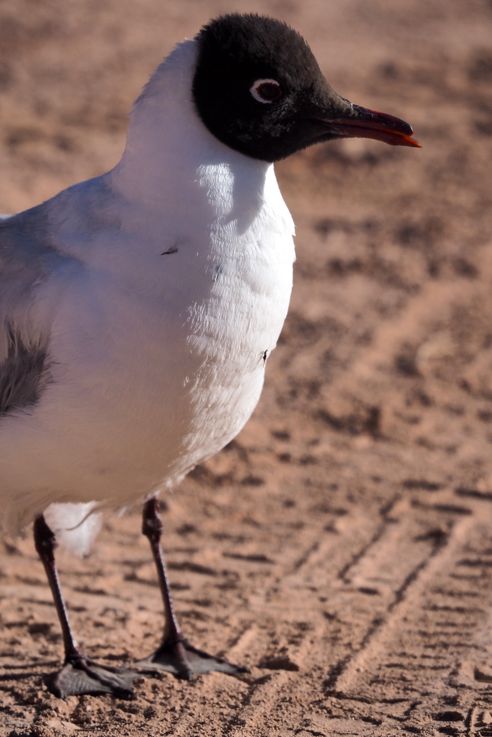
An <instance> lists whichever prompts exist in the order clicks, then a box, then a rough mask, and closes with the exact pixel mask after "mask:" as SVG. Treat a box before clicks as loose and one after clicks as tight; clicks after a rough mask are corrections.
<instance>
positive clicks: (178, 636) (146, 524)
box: [138, 498, 246, 680]
mask: <svg viewBox="0 0 492 737" xmlns="http://www.w3.org/2000/svg"><path fill="white" fill-rule="evenodd" d="M142 532H143V534H144V535H145V536H146V537H147V538H148V540H149V543H150V548H151V550H152V555H153V557H154V561H155V565H156V568H157V575H158V578H159V586H160V589H161V594H162V603H163V607H164V633H163V637H162V642H161V645H160V646H159V648H158V649H157V650H156V651H155V653H153V654H152V655H150V656H149V657H148V658H146V659H145V660H142V661H140V662H139V663H138V665H139V667H140V668H142V670H146V671H167V672H168V673H173V674H174V675H175V676H178V677H179V678H186V679H187V680H191V679H192V678H193V677H194V676H195V675H199V674H201V673H209V672H211V671H220V672H222V673H228V674H229V675H239V674H241V673H244V672H245V671H246V669H245V668H241V667H239V666H237V665H232V663H228V662H227V661H226V660H222V659H221V658H215V657H212V656H211V655H208V654H207V653H205V652H202V651H201V650H197V649H196V648H195V647H193V646H192V645H190V644H189V643H188V642H187V641H186V639H185V638H184V637H183V634H182V632H181V629H180V627H179V624H178V621H177V618H176V613H175V611H174V605H173V600H172V597H171V590H170V586H169V580H168V577H167V571H166V564H165V562H164V556H163V552H162V548H161V535H162V521H161V518H160V515H159V502H158V501H157V499H155V498H152V499H149V501H148V502H146V503H145V506H144V510H143V520H142Z"/></svg>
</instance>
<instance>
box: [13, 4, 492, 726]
mask: <svg viewBox="0 0 492 737" xmlns="http://www.w3.org/2000/svg"><path fill="white" fill-rule="evenodd" d="M228 9H254V10H266V11H268V12H269V13H270V14H272V15H275V16H278V17H282V18H284V19H285V20H287V21H288V22H291V23H292V24H293V25H295V26H296V27H297V28H299V29H300V30H301V31H302V32H303V33H304V35H305V36H306V37H307V38H308V39H309V40H310V42H311V44H312V46H313V48H314V50H315V52H316V54H317V56H318V58H319V59H320V63H321V66H322V67H323V69H324V70H325V72H326V74H327V76H328V77H329V79H330V80H331V81H332V83H333V84H334V86H335V87H336V88H337V89H338V90H339V91H340V92H341V93H342V94H344V95H346V96H347V97H350V98H351V99H353V100H354V101H356V102H359V103H361V104H365V105H368V106H372V107H375V108H376V109H378V108H379V109H383V110H386V111H388V112H394V113H396V114H399V115H401V116H402V117H405V118H407V119H408V120H410V121H411V122H412V123H413V124H414V126H415V129H416V132H417V134H418V137H419V138H420V139H421V141H422V143H423V145H424V148H423V149H422V150H421V151H416V150H411V149H395V148H390V147H386V146H383V145H382V144H378V143H376V142H374V141H351V142H343V143H335V144H331V145H327V146H324V147H319V148H316V149H313V150H310V151H308V152H305V153H303V154H300V155H298V156H296V157H295V158H293V159H292V160H290V161H288V162H286V163H284V164H282V165H281V166H279V167H278V172H279V177H280V180H281V184H282V188H283V191H284V194H285V196H286V199H287V201H288V203H289V205H290V208H291V210H292V212H293V215H294V217H295V219H296V222H297V226H298V238H297V244H298V262H297V265H296V274H295V289H294V295H293V300H292V306H291V311H290V315H289V318H288V320H287V324H286V327H285V330H284V333H283V335H282V338H281V341H280V345H279V347H278V350H277V351H276V352H275V353H274V354H273V355H272V357H271V359H270V360H269V365H268V371H267V384H266V389H265V392H264V395H263V398H262V401H261V403H260V406H259V408H258V409H257V411H256V413H255V415H254V417H253V419H252V420H251V422H250V423H249V425H248V426H247V428H246V430H245V431H244V432H243V433H242V434H241V435H240V436H239V438H238V439H237V440H236V441H235V442H233V443H232V444H231V445H230V446H229V447H228V448H227V449H226V450H225V451H224V452H223V453H222V454H220V455H219V456H218V457H216V458H215V459H213V460H212V461H211V462H209V463H207V464H205V465H204V466H203V467H201V468H199V469H197V470H196V472H195V473H194V474H193V476H192V478H189V479H188V480H187V481H186V482H185V483H184V484H183V487H182V488H181V489H180V490H179V492H178V493H176V494H175V495H173V496H171V497H169V498H168V499H167V500H166V501H167V507H168V511H167V514H166V525H167V552H168V556H169V562H170V570H171V575H172V579H173V581H174V588H175V592H176V600H177V608H178V611H179V614H180V615H181V618H182V621H183V624H184V626H185V628H186V630H187V633H188V635H189V637H190V639H192V640H193V641H194V642H195V643H196V644H198V645H200V646H202V647H206V648H208V649H210V650H215V651H218V652H222V653H226V654H227V656H228V657H229V658H230V659H232V660H234V661H240V662H242V663H244V664H245V665H247V666H248V667H249V668H250V675H249V676H248V678H247V679H245V680H242V681H241V680H238V679H234V678H230V677H227V676H223V675H211V676H207V677H204V678H202V679H201V680H199V681H197V682H196V683H193V684H191V685H189V684H187V683H184V682H180V681H177V680H174V679H173V678H172V677H166V678H163V679H161V680H159V679H156V678H148V679H147V680H145V682H143V683H142V684H141V685H140V686H139V688H138V692H137V696H136V698H135V700H133V701H129V702H125V701H119V700H111V699H108V698H104V697H92V698H88V697H85V698H76V697H71V698H69V699H67V700H66V701H65V702H63V701H60V700H58V699H56V698H55V697H53V696H51V695H50V694H49V693H48V692H47V690H46V689H45V687H44V686H43V682H42V676H43V674H45V673H47V672H50V671H52V670H53V669H54V668H55V665H56V662H57V661H58V659H59V657H60V655H61V641H60V636H59V633H58V626H57V623H56V620H55V614H54V611H53V608H52V605H51V602H50V597H49V594H48V590H47V586H46V584H45V581H44V576H43V572H42V570H41V565H40V564H39V563H38V561H37V560H36V557H35V554H34V552H33V547H32V544H31V541H30V538H29V536H26V538H25V539H24V540H21V541H14V542H8V543H7V545H6V546H5V551H4V553H3V554H2V556H1V558H0V579H1V580H0V585H1V602H0V623H1V626H0V666H1V669H0V699H1V710H2V711H1V717H0V737H7V736H8V737H28V736H29V737H56V736H58V735H69V736H71V735H77V734H80V735H85V734H88V735H110V736H112V735H118V737H123V735H125V736H126V735H127V736H128V737H134V736H135V735H142V734H143V735H149V736H152V737H153V736H154V735H155V736H157V735H163V736H164V735H173V737H225V736H226V735H227V737H267V736H271V737H274V736H275V737H277V736H278V737H288V736H290V735H295V736H296V737H311V736H313V737H320V736H323V737H332V736H334V735H354V736H355V735H357V737H359V736H361V735H364V736H366V735H370V736H371V737H372V736H373V735H374V736H379V735H380V736H381V737H383V736H384V737H394V736H395V735H405V734H418V735H441V734H445V735H468V736H469V737H471V736H472V735H473V736H476V737H478V736H479V735H481V736H482V737H485V736H486V735H492V587H491V580H492V540H491V527H490V526H491V521H492V520H491V516H492V515H491V512H492V462H491V452H490V451H491V440H492V356H491V349H492V322H491V319H490V316H491V314H492V290H491V286H490V284H491V279H492V251H491V243H490V232H491V230H492V215H491V180H490V161H491V159H490V155H491V142H492V47H491V39H492V4H491V2H490V0H449V2H444V0H426V1H424V0H392V2H389V0H387V1H386V2H383V0H371V2H367V1H365V0H332V1H331V2H321V1H319V2H314V1H313V2H305V3H303V4H301V3H297V2H294V1H293V0H269V2H266V3H265V4H264V5H260V4H259V3H254V2H247V1H245V2H243V3H241V4H240V3H239V2H236V0H231V2H229V3H225V2H222V1H221V0H211V1H210V2H208V3H203V2H202V3H199V2H197V1H190V2H182V3H178V2H175V3H166V2H163V0H140V1H139V2H138V3H135V2H131V1H130V0H105V2H104V3H101V2H100V1H99V0H97V1H96V0H83V1H82V2H81V1H80V0H64V2H61V0H60V1H55V0H44V1H43V2H42V3H40V2H39V1H38V0H4V2H2V3H1V4H0V118H1V126H0V167H1V177H0V211H4V212H8V211H12V210H16V209H20V208H24V207H27V206H29V205H31V204H34V203H37V202H38V201H40V200H41V199H42V198H45V197H47V196H49V195H51V194H53V193H55V192H56V191H57V190H59V189H60V188H61V187H63V186H66V185H68V184H69V183H71V182H74V181H77V180H79V179H81V178H84V177H87V176H91V175H93V174H97V173H100V172H101V171H103V170H105V169H106V168H108V167H109V166H111V165H112V164H113V163H114V162H115V161H116V159H117V156H118V154H119V152H120V150H121V147H122V145H123V140H124V131H125V125H126V114H127V110H128V107H129V105H130V102H131V100H132V99H133V98H134V97H135V95H136V94H137V92H138V90H139V87H140V86H141V85H142V83H143V82H144V81H145V79H146V77H147V75H148V73H149V72H150V70H151V69H152V67H153V66H154V65H156V64H157V62H158V61H159V60H160V58H161V57H162V56H163V54H165V53H166V52H167V51H168V50H169V49H170V48H171V46H172V44H173V43H174V42H175V41H176V40H178V39H180V38H182V37H184V36H186V35H192V34H193V33H194V32H195V31H196V30H197V28H198V27H199V26H200V24H201V23H203V22H204V21H205V20H206V19H207V18H208V17H209V16H211V15H214V14H217V13H218V12H222V11H225V10H228ZM139 527H140V523H139V518H138V514H137V512H134V513H132V514H129V515H128V516H126V517H122V518H113V519H108V520H107V522H106V526H105V529H104V531H103V534H102V535H101V537H100V540H99V543H98V545H97V546H96V549H95V550H94V553H93V555H92V556H91V557H90V558H89V559H87V560H84V561H79V560H77V559H74V558H71V557H69V556H68V555H66V556H61V566H62V573H63V582H64V584H65V587H66V593H67V596H68V599H69V602H70V606H71V612H72V617H73V620H74V624H75V626H76V629H77V631H78V633H79V635H80V640H81V641H82V642H83V643H84V645H85V647H86V648H87V650H88V651H90V653H91V654H93V655H94V656H96V657H97V658H99V659H101V660H104V661H107V662H121V661H129V660H131V659H132V658H135V657H139V656H142V655H144V654H147V653H148V652H150V650H151V649H152V647H153V645H154V644H155V643H156V642H157V640H158V637H159V630H160V603H159V594H158V589H157V587H156V583H155V578H154V572H153V569H152V566H151V563H150V556H149V552H148V550H147V546H146V541H145V540H144V539H142V537H141V536H140V534H139Z"/></svg>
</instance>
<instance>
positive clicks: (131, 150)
mask: <svg viewBox="0 0 492 737" xmlns="http://www.w3.org/2000/svg"><path fill="white" fill-rule="evenodd" d="M197 52H198V49H197V41H196V40H194V39H193V40H188V41H184V42H183V43H181V44H179V45H178V46H177V47H176V48H175V49H174V50H173V51H172V53H171V54H170V55H169V56H168V57H167V58H166V59H165V60H164V61H163V62H162V63H161V64H160V65H159V66H158V67H157V69H156V70H155V72H154V74H153V75H152V77H151V78H150V80H149V82H148V83H147V85H146V86H145V88H144V90H143V91H142V93H141V95H140V96H139V97H138V99H137V101H136V102H135V105H134V108H133V111H132V114H131V117H130V125H129V130H128V139H127V144H126V148H125V151H124V153H123V156H122V159H121V161H120V163H119V164H118V165H117V166H116V167H115V169H114V170H113V171H112V172H111V174H110V176H111V180H112V181H111V183H112V186H113V187H114V188H115V189H116V190H118V191H119V192H121V193H122V194H124V196H125V197H126V198H128V199H129V200H132V201H135V200H140V201H141V202H142V201H144V202H145V203H146V206H147V207H149V208H152V206H153V205H155V206H157V207H159V205H160V204H161V203H162V202H163V201H165V202H166V206H167V207H168V206H170V205H171V203H174V204H175V205H176V206H177V207H179V206H180V202H179V199H180V193H181V196H182V193H183V192H184V191H186V189H187V188H188V187H189V183H190V181H193V180H197V179H200V178H201V175H202V173H203V171H204V170H208V171H210V168H211V167H214V168H218V169H221V170H222V171H224V169H226V170H228V172H229V175H230V178H231V181H232V187H233V189H234V186H235V184H238V183H239V182H240V191H238V192H235V193H234V199H235V200H236V201H238V200H239V199H241V202H242V207H243V208H244V204H245V200H246V201H247V200H248V199H251V198H253V199H255V198H257V197H258V195H260V197H261V193H262V191H263V189H264V184H265V177H266V176H267V173H268V171H269V169H271V170H272V173H273V166H272V165H271V164H268V163H267V162H264V161H259V160H257V159H252V158H250V157H247V156H244V155H243V154H241V153H239V152H237V151H234V150H233V149H231V148H229V147H228V146H225V145H224V144H223V143H221V142H220V141H219V140H218V139H217V138H215V136H213V135H212V133H210V132H209V130H208V129H207V128H206V127H205V125H204V124H203V123H202V121H201V120H200V117H199V115H198V113H197V111H196V108H195V105H194V102H193V97H192V84H193V76H194V72H195V66H196V60H197ZM183 184H185V185H186V186H185V187H183V186H182V185H183ZM227 204H229V205H231V204H233V203H225V202H224V205H225V206H226V209H227ZM224 214H225V213H224Z"/></svg>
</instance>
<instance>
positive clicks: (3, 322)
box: [0, 14, 419, 697]
mask: <svg viewBox="0 0 492 737" xmlns="http://www.w3.org/2000/svg"><path fill="white" fill-rule="evenodd" d="M348 137H362V138H373V139H376V140H379V141H383V142H385V143H387V144H391V145H396V146H411V147H418V146H419V144H418V142H417V141H416V139H415V138H414V137H413V131H412V128H411V127H410V125H409V124H408V123H406V122H404V121H403V120H401V119H399V118H396V117H394V116H392V115H387V114H385V113H379V112H375V111H373V110H369V109H366V108H363V107H360V106H358V105H355V104H353V103H351V102H349V101H348V100H347V99H345V98H344V97H341V96H340V95H339V94H337V92H335V90H334V89H333V88H332V87H331V86H330V85H329V84H328V82H327V81H326V80H325V78H324V76H323V74H322V72H321V70H320V68H319V66H318V63H317V62H316V59H315V57H314V55H313V53H312V52H311V50H310V48H309V46H308V44H307V43H306V41H305V40H304V39H303V38H302V37H301V35H299V33H297V32H296V31H295V30H293V29H292V28H291V27H289V26H288V25H286V24H285V23H283V22H281V21H278V20H275V19H272V18H269V17H263V16H260V15H254V14H229V15H224V16H221V17H219V18H216V19H214V20H212V21H210V22H209V23H208V24H207V25H205V26H204V27H203V28H202V29H201V30H200V31H199V32H198V34H197V35H196V36H195V37H194V38H193V39H191V40H186V41H184V42H182V43H180V44H178V45H177V46H176V48H175V49H174V50H173V51H172V52H171V53H170V55H169V56H168V57H167V58H166V59H165V60H164V61H163V62H162V63H161V64H160V66H158V67H157V69H156V71H155V72H154V73H153V74H152V76H151V78H150V80H149V82H148V83H147V85H146V86H145V87H144V89H143V91H142V93H141V94H140V96H139V97H138V99H137V100H136V102H135V104H134V107H133V110H132V113H131V116H130V121H129V129H128V137H127V142H126V147H125V149H124V152H123V155H122V157H121V160H120V161H119V163H117V164H116V166H115V167H114V168H113V169H111V170H110V171H109V172H107V173H105V174H102V175H101V176H98V177H95V178H94V179H90V180H88V181H83V182H80V183H78V184H75V185H74V186H71V187H69V188H68V189H65V190H63V191H62V192H60V193H59V194H57V195H56V196H54V197H53V198H51V199H49V200H47V201H46V202H43V203H42V204H40V205H38V206H36V207H33V208H32V209H29V210H26V211H24V212H21V213H19V214H16V215H12V216H10V217H6V218H4V219H3V220H1V221H0V502H1V511H0V522H1V524H2V527H3V529H4V530H5V531H6V532H7V533H9V534H16V533H18V532H19V531H20V530H22V528H24V527H25V526H26V525H28V524H29V523H31V522H33V529H34V544H35V548H36V550H37V552H38V554H39V556H40V559H41V561H42V564H43V566H44V568H45V571H46V575H47V579H48V583H49V586H50V588H51V592H52V595H53V599H54V604H55V607H56V611H57V614H58V618H59V621H60V626H61V630H62V635H63V643H64V650H65V654H64V662H63V664H62V667H61V669H60V670H59V671H58V672H57V673H56V674H54V675H53V676H52V677H50V679H49V681H48V687H49V688H50V690H51V691H52V692H53V693H54V694H56V695H58V696H61V697H66V696H68V695H70V694H89V693H110V694H113V695H115V696H120V697H129V696H130V695H131V694H132V693H133V689H134V681H135V679H136V675H137V674H138V673H141V672H146V671H150V672H154V671H168V672H171V673H173V674H175V675H176V676H178V677H182V678H192V677H194V676H196V675H198V674H201V673H206V672H209V671H221V672H224V673H227V674H230V675H238V674H240V673H241V672H242V670H243V669H241V668H240V667H238V666H235V665H233V664H231V663H229V662H227V661H225V660H223V659H221V658H217V657H213V656H212V655H209V654H207V653H205V652H203V651H201V650H199V649H197V648H195V647H194V646H192V645H191V644H190V643H189V642H188V641H187V639H186V638H185V637H184V635H183V633H182V631H181V629H180V627H179V624H178V620H177V618H176V614H175V610H174V607H173V602H172V598H171V593H170V587H169V581H168V577H167V572H166V566H165V561H164V555H163V551H162V547H161V537H162V531H163V526H162V521H161V517H160V514H159V502H158V495H159V493H161V492H162V493H165V492H166V490H168V489H172V488H174V487H176V486H177V485H178V484H179V482H180V481H181V480H182V479H183V478H184V477H185V476H186V474H187V473H189V471H191V469H193V467H194V466H196V465H197V464H199V463H201V462H202V461H204V460H205V459H207V458H209V457H210V456H212V455H214V454H215V453H217V452H218V451H219V450H221V449H222V448H223V447H224V446H225V445H226V444H227V443H229V442H230V441H231V440H232V439H233V438H234V437H235V436H236V435H237V434H238V433H239V431H240V430H241V428H242V427H243V426H244V424H245V423H246V422H247V420H248V418H249V417H250V415H251V413H252V412H253V410H254V408H255V406H256V404H257V402H258V399H259V397H260V394H261V390H262V387H263V380H264V373H265V365H266V362H267V358H268V356H269V355H270V353H271V352H272V350H273V349H274V348H275V345H276V343H277V340H278V337H279V334H280V331H281V329H282V325H283V323H284V320H285V317H286V314H287V309H288V305H289V299H290V294H291V289H292V268H293V262H294V239H293V236H294V224H293V221H292V218H291V215H290V213H289V211H288V209H287V206H286V205H285V203H284V201H283V199H282V195H281V193H280V190H279V187H278V184H277V180H276V178H275V172H274V166H273V164H274V162H275V161H278V160H280V159H283V158H285V157H287V156H290V155H291V154H294V153H295V152H296V151H299V150H301V149H303V148H305V147H307V146H311V145H313V144H316V143H321V142H325V141H331V140H336V139H340V138H348ZM139 502H141V503H143V526H142V531H143V534H144V535H145V536H146V537H147V538H148V540H149V543H150V547H151V551H152V555H153V558H154V561H155V565H156V569H157V576H158V581H159V585H160V589H161V593H162V600H163V610H164V634H163V638H162V641H161V643H160V645H159V647H158V648H157V650H156V651H155V653H153V654H152V655H151V656H149V657H148V658H145V659H143V660H141V661H139V662H138V663H137V664H136V666H135V668H109V667H106V666H103V665H101V664H99V663H97V662H95V661H94V660H92V659H91V658H89V657H87V656H86V655H85V654H84V653H83V652H82V650H81V648H80V647H79V645H78V644H77V641H76V639H75V636H74V634H73V630H72V627H71V625H70V621H69V615H68V611H67V607H66V605H65V600H64V597H63V594H62V590H61V586H60V581H59V577H58V571H57V567H56V560H55V549H56V546H57V538H58V539H62V540H63V539H64V538H67V539H68V538H70V535H72V536H75V537H76V536H77V535H78V537H79V542H80V539H82V538H83V541H82V544H83V546H90V544H91V542H92V538H93V537H94V536H95V534H96V533H97V528H98V523H97V516H98V515H99V514H100V513H101V512H102V511H104V510H105V509H106V510H117V509H121V508H125V507H128V506H131V505H135V504H136V503H139Z"/></svg>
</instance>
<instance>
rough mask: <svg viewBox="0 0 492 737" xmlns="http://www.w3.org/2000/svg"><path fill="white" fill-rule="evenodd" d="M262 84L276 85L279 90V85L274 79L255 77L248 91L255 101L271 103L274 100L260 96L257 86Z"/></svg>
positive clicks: (264, 103)
mask: <svg viewBox="0 0 492 737" xmlns="http://www.w3.org/2000/svg"><path fill="white" fill-rule="evenodd" d="M262 84H271V85H274V86H275V87H278V90H279V92H280V85H279V83H278V82H277V80H276V79H257V80H256V82H255V83H254V84H252V85H251V87H250V88H249V91H250V92H251V94H252V95H253V97H254V98H255V100H256V101H257V102H261V103H262V104H263V105H271V104H272V102H274V100H266V99H265V98H264V97H262V96H261V93H260V91H259V88H260V87H261V85H262Z"/></svg>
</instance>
